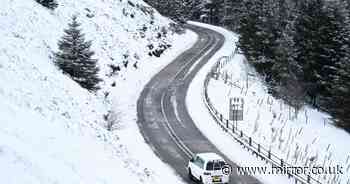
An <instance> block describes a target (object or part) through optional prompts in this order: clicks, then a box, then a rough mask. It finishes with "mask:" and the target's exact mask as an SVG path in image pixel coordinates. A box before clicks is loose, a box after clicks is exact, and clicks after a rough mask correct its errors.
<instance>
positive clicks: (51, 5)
mask: <svg viewBox="0 0 350 184" xmlns="http://www.w3.org/2000/svg"><path fill="white" fill-rule="evenodd" d="M36 2H38V3H40V4H41V5H43V6H45V7H46V8H48V9H52V10H53V9H55V8H57V6H58V4H57V2H56V0H36Z"/></svg>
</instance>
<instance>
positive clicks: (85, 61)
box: [55, 16, 101, 91]
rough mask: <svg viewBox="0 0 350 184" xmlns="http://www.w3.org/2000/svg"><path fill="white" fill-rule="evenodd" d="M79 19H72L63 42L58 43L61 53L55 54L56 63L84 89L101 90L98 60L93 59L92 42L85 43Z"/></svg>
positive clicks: (74, 17) (65, 31)
mask: <svg viewBox="0 0 350 184" xmlns="http://www.w3.org/2000/svg"><path fill="white" fill-rule="evenodd" d="M79 26H80V24H79V23H78V22H77V17H76V16H73V17H72V22H71V23H69V28H68V29H65V30H64V33H65V34H64V36H63V38H62V40H60V41H59V42H58V48H59V51H58V52H57V53H55V63H56V64H57V66H58V67H59V68H60V69H62V71H63V72H64V73H65V74H68V75H69V76H70V77H71V78H72V79H73V80H74V81H76V82H77V83H79V84H80V85H81V86H82V87H83V88H86V89H88V90H90V91H96V90H98V89H99V87H98V83H99V82H100V81H101V79H99V78H98V71H99V68H98V67H97V60H96V59H92V56H93V55H94V52H93V51H90V47H91V41H85V39H84V34H82V33H81V30H80V29H79Z"/></svg>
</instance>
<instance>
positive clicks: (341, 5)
mask: <svg viewBox="0 0 350 184" xmlns="http://www.w3.org/2000/svg"><path fill="white" fill-rule="evenodd" d="M330 8H331V10H330V11H331V12H333V17H334V19H336V20H338V21H337V23H338V24H337V26H338V27H339V29H338V31H337V33H336V35H335V38H334V39H335V40H336V41H337V43H338V44H339V45H341V46H340V47H339V49H338V50H337V51H336V52H337V53H336V54H337V55H339V57H338V58H336V59H335V64H334V67H332V68H331V71H332V72H331V73H330V75H329V76H328V78H327V79H328V80H327V83H326V85H325V87H326V89H327V91H329V96H328V98H327V104H326V105H327V111H328V112H330V113H331V114H332V115H333V116H334V117H335V122H336V123H337V125H338V126H340V127H343V128H345V129H346V130H347V131H349V132H350V19H349V18H350V16H349V15H350V13H349V9H348V4H347V2H346V1H339V2H337V3H333V4H330Z"/></svg>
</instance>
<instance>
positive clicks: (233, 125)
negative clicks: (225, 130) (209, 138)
mask: <svg viewBox="0 0 350 184" xmlns="http://www.w3.org/2000/svg"><path fill="white" fill-rule="evenodd" d="M232 133H235V123H233V124H232Z"/></svg>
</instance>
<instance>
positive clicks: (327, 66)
mask: <svg viewBox="0 0 350 184" xmlns="http://www.w3.org/2000/svg"><path fill="white" fill-rule="evenodd" d="M332 3H334V2H332ZM332 3H326V2H325V1H324V0H309V1H305V2H304V3H302V5H301V11H300V15H299V16H298V18H297V20H296V34H295V37H294V42H295V43H296V53H297V55H296V60H297V61H298V62H299V64H300V65H301V66H302V68H303V74H302V76H301V79H302V80H303V81H305V84H306V85H305V89H306V90H307V93H308V96H310V97H311V98H312V99H313V102H312V103H313V105H315V106H318V107H322V106H325V105H326V101H327V100H328V99H327V98H329V96H330V94H331V91H330V90H329V89H330V85H332V79H331V77H330V76H332V75H334V73H335V72H336V68H335V65H336V63H338V62H339V61H340V60H342V58H343V57H344V56H345V52H344V50H343V47H344V45H346V44H347V43H345V42H346V39H348V37H349V36H348V35H347V34H348V33H345V32H344V20H343V18H344V17H343V16H342V15H341V13H340V11H339V9H338V8H336V6H334V5H332ZM316 97H318V99H319V101H318V102H317V103H316V102H315V98H316Z"/></svg>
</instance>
